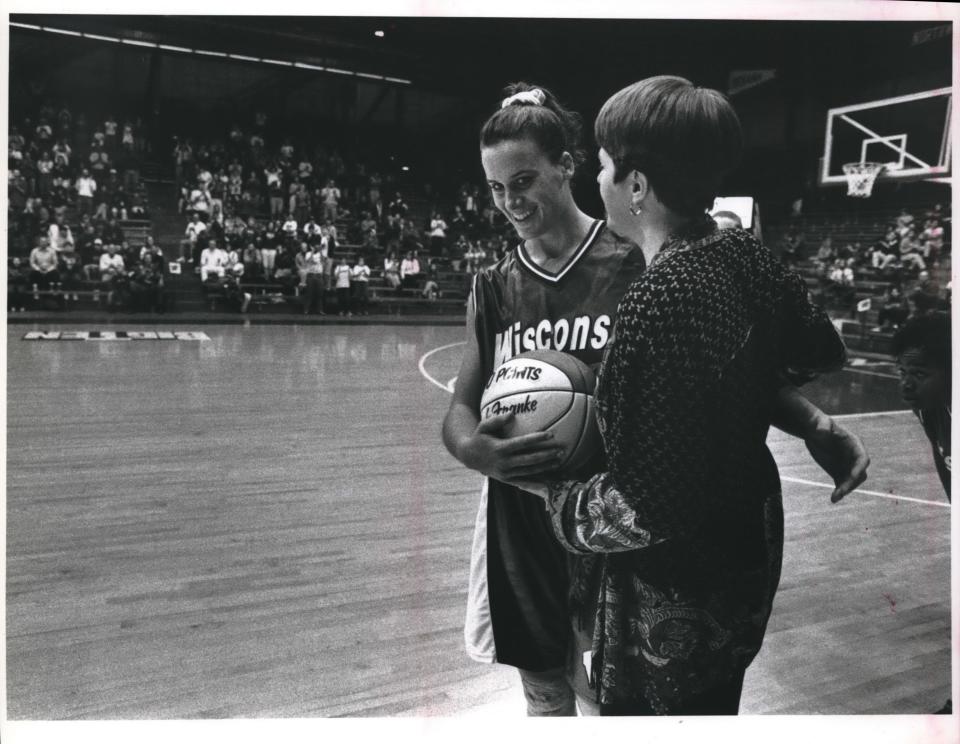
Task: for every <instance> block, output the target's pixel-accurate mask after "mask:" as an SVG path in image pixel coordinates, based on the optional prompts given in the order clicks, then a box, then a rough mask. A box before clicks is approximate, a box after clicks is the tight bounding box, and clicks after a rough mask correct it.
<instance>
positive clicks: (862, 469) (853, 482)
mask: <svg viewBox="0 0 960 744" xmlns="http://www.w3.org/2000/svg"><path fill="white" fill-rule="evenodd" d="M804 443H805V444H806V445H807V449H808V450H809V451H810V454H811V455H812V456H813V459H814V460H816V461H817V464H818V465H819V466H820V467H821V468H823V469H824V470H825V471H826V472H827V474H828V475H829V476H830V477H831V478H833V482H834V484H835V485H836V488H834V489H833V493H832V494H830V501H832V502H833V503H834V504H836V503H837V502H838V501H840V499H842V498H843V497H844V496H846V495H847V494H848V493H850V492H851V491H853V490H854V489H855V488H857V487H858V486H859V485H860V484H861V483H863V482H864V481H865V480H866V479H867V467H868V466H869V465H870V456H869V455H868V454H867V450H866V448H865V447H864V446H863V442H862V441H860V437H858V436H857V435H856V434H854V433H853V432H851V431H849V430H847V429H845V428H843V427H842V426H840V425H839V424H838V423H837V422H836V421H834V420H833V419H832V418H830V417H829V416H826V417H824V420H823V421H821V422H818V424H817V426H816V427H815V428H814V429H813V430H812V431H811V432H810V433H808V434H807V436H806V437H805V438H804Z"/></svg>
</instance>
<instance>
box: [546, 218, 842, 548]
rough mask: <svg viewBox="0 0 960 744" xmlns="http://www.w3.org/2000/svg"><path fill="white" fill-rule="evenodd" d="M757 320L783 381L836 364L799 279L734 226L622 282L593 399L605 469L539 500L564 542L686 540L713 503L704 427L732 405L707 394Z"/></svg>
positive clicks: (833, 346) (836, 340) (837, 344)
mask: <svg viewBox="0 0 960 744" xmlns="http://www.w3.org/2000/svg"><path fill="white" fill-rule="evenodd" d="M731 233H734V234H731ZM758 318H766V319H768V320H769V324H771V325H768V328H770V329H771V330H772V332H773V335H774V336H775V337H776V338H777V339H778V340H777V341H776V342H775V343H773V344H772V346H771V347H770V348H769V349H768V351H769V353H770V354H773V355H774V357H773V358H774V359H775V360H776V361H775V362H774V363H773V364H774V366H775V367H776V368H779V369H780V375H781V376H782V377H784V378H786V379H788V380H790V381H791V382H795V383H802V382H806V381H809V380H810V379H812V378H813V377H814V376H816V375H817V374H819V373H821V372H825V371H829V370H833V369H837V368H839V367H840V366H841V365H842V364H843V362H844V360H845V350H844V346H843V342H842V341H841V339H840V337H839V334H838V333H837V331H836V329H835V328H834V327H833V324H832V323H831V321H830V319H829V318H828V317H827V315H826V313H824V312H823V311H822V310H821V309H820V308H818V307H816V306H815V305H813V303H812V302H811V301H810V298H809V294H808V292H807V289H806V286H805V285H804V283H803V280H802V279H801V278H800V277H799V276H798V275H796V274H793V273H792V272H788V271H786V270H785V269H784V267H783V265H782V264H781V263H780V262H779V261H778V260H777V259H776V258H775V257H774V256H773V255H772V254H771V253H770V251H769V250H767V249H766V248H764V247H763V246H762V245H760V244H759V243H758V242H757V241H756V240H755V239H753V238H752V237H751V236H748V235H747V233H744V232H743V231H736V232H734V231H729V232H728V231H724V237H723V238H722V239H721V242H720V243H718V244H716V245H711V246H709V247H707V248H704V249H703V250H699V251H691V252H689V253H687V254H686V255H682V256H678V257H675V259H673V260H670V261H662V262H661V263H660V264H655V266H654V268H652V269H651V270H649V271H648V272H647V273H646V274H645V275H644V276H642V277H641V278H640V279H639V280H637V281H636V282H635V283H634V284H633V286H632V287H631V288H630V290H628V292H627V293H626V295H625V296H624V298H623V300H622V301H621V303H620V307H619V309H618V317H617V323H616V327H615V331H614V338H613V340H612V341H611V342H610V345H609V347H608V351H607V355H606V358H605V359H604V363H603V368H602V374H601V380H600V384H599V386H598V388H597V395H596V401H597V411H598V418H599V421H600V425H601V433H602V435H603V442H604V448H605V451H606V455H607V465H608V470H607V472H605V473H601V474H599V475H596V476H594V477H593V478H592V479H590V480H589V481H587V482H586V483H575V482H564V483H557V484H552V485H551V487H550V495H549V498H548V503H547V508H548V511H550V513H551V517H552V519H553V524H554V531H555V532H556V534H557V537H558V538H559V539H560V541H561V543H563V545H564V546H565V547H566V548H567V549H568V550H570V551H573V552H583V553H590V552H601V553H610V552H620V551H628V550H637V549H642V548H645V547H649V546H651V545H654V544H656V543H658V542H662V541H665V540H672V539H676V538H683V537H684V536H685V535H688V534H691V533H692V532H694V531H697V530H699V529H700V528H701V526H702V523H703V520H704V519H706V518H707V515H709V514H711V513H718V510H720V509H722V505H721V504H718V503H716V500H717V499H719V498H721V496H719V495H718V493H717V486H718V484H717V483H715V482H713V481H714V480H715V479H716V474H718V473H719V472H720V471H721V470H722V468H721V467H720V463H717V462H713V461H712V460H711V458H712V457H717V456H719V455H716V454H715V452H716V449H717V448H716V447H715V446H712V444H711V443H712V441H713V440H712V437H713V436H715V435H716V434H715V432H711V428H712V427H713V426H714V422H715V421H719V420H720V419H719V418H718V417H720V416H725V415H729V412H727V413H726V414H724V413H723V412H722V411H720V410H718V409H717V402H716V400H715V398H714V395H713V390H714V389H715V387H716V382H717V381H718V380H719V379H720V378H721V375H723V374H724V371H725V370H727V369H728V367H729V365H730V363H731V361H733V360H734V359H735V358H736V357H737V355H738V354H739V352H740V350H741V349H742V348H743V347H744V346H745V345H746V344H747V342H748V339H749V338H750V335H751V333H752V332H753V330H752V329H753V326H754V323H755V322H756V319H758ZM743 383H744V384H746V385H753V384H756V383H757V381H756V380H753V379H752V378H750V376H749V375H748V377H747V378H745V379H744V380H743ZM769 392H772V391H769ZM762 394H763V391H762V390H760V389H758V390H756V395H762ZM730 433H731V430H728V431H727V432H726V434H725V435H729V434H730ZM744 436H748V434H747V433H746V432H744Z"/></svg>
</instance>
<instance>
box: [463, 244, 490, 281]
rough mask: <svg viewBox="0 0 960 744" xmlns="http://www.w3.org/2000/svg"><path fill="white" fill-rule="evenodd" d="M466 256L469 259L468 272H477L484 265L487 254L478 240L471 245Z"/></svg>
mask: <svg viewBox="0 0 960 744" xmlns="http://www.w3.org/2000/svg"><path fill="white" fill-rule="evenodd" d="M464 258H465V259H466V261H467V273H468V274H476V273H477V272H478V271H480V269H481V268H482V267H483V262H484V261H485V260H486V258H487V254H486V252H485V251H484V250H483V248H482V247H481V246H480V243H479V242H478V243H476V244H475V245H472V246H471V247H470V250H468V251H467V252H466V253H465V254H464Z"/></svg>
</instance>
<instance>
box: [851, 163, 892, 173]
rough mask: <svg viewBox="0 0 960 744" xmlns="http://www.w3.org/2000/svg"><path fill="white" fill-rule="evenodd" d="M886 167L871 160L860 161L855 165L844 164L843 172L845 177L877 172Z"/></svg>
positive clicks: (884, 164)
mask: <svg viewBox="0 0 960 744" xmlns="http://www.w3.org/2000/svg"><path fill="white" fill-rule="evenodd" d="M886 167H887V164H886V163H877V162H874V161H871V160H861V161H858V162H855V163H844V164H843V172H844V174H846V175H859V174H867V173H873V172H877V173H879V172H880V171H881V170H883V169H884V168H886Z"/></svg>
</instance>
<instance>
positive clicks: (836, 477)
mask: <svg viewBox="0 0 960 744" xmlns="http://www.w3.org/2000/svg"><path fill="white" fill-rule="evenodd" d="M771 419H772V420H771V423H772V424H773V425H774V426H775V427H777V428H778V429H780V430H781V431H784V432H786V433H787V434H790V435H792V436H794V437H797V438H798V439H802V440H803V441H804V444H806V445H807V449H808V450H809V451H810V454H811V455H812V456H813V459H814V460H816V461H817V464H818V465H819V466H820V467H821V468H823V469H824V471H826V473H827V475H829V476H830V477H831V478H833V482H834V484H835V485H836V488H834V489H833V493H832V494H831V495H830V500H831V501H832V502H833V503H837V502H838V501H840V499H842V498H843V497H844V496H846V495H847V494H848V493H850V492H851V491H853V490H854V489H855V488H857V486H859V485H860V484H861V483H863V482H864V481H865V480H866V479H867V467H868V466H869V465H870V456H869V455H868V454H867V450H866V448H865V447H864V446H863V442H861V441H860V438H859V437H858V436H856V435H855V434H854V433H853V432H851V431H848V430H847V429H845V428H844V427H842V426H841V425H840V424H838V423H837V422H836V421H835V420H834V419H833V418H831V417H830V416H828V415H827V414H825V413H824V412H823V411H821V410H820V409H819V408H817V406H815V405H814V404H813V403H811V402H810V401H809V400H807V399H806V398H805V397H804V396H803V395H802V394H801V393H800V391H799V390H798V389H797V388H795V387H794V386H793V385H785V386H783V387H782V388H780V390H779V391H778V393H777V398H776V401H775V403H774V407H773V411H772V415H771Z"/></svg>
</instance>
